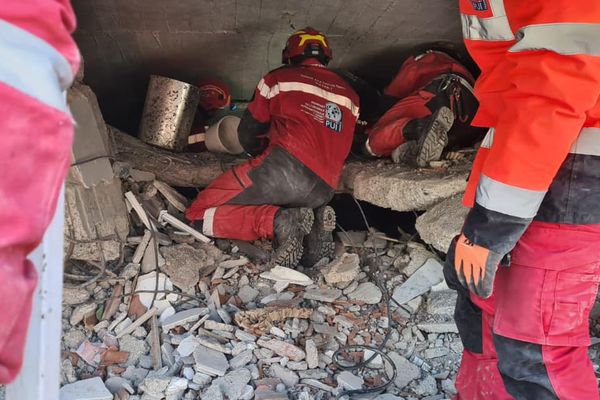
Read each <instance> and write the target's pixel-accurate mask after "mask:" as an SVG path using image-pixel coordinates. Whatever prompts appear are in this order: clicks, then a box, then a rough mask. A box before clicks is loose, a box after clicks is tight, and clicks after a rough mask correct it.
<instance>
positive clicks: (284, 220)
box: [271, 208, 315, 268]
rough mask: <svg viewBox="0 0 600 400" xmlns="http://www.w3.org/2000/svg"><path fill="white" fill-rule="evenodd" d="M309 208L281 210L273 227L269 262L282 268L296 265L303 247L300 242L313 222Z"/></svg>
mask: <svg viewBox="0 0 600 400" xmlns="http://www.w3.org/2000/svg"><path fill="white" fill-rule="evenodd" d="M314 218H315V216H314V214H313V211H312V210H311V209H310V208H281V209H280V210H279V211H278V212H277V214H276V215H275V222H274V226H273V231H274V235H273V236H274V238H273V256H272V258H271V261H272V262H273V263H275V264H277V265H281V266H282V267H288V268H292V267H295V266H296V265H298V262H299V261H300V258H301V257H302V251H303V250H304V247H303V245H302V241H303V239H304V236H305V235H307V234H308V233H309V232H310V230H311V228H312V226H313V222H314Z"/></svg>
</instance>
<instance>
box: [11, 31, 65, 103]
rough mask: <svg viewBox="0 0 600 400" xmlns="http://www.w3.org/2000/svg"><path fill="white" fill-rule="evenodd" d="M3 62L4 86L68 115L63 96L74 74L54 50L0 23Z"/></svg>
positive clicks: (28, 35)
mask: <svg viewBox="0 0 600 400" xmlns="http://www.w3.org/2000/svg"><path fill="white" fill-rule="evenodd" d="M0 59H1V60H2V62H1V63H0V82H3V83H5V84H6V85H8V86H11V87H13V88H15V89H17V90H19V91H21V92H23V93H25V94H27V95H29V96H31V97H33V98H35V99H37V100H39V101H41V102H42V103H44V104H46V105H48V106H50V107H54V108H57V109H59V110H61V111H63V112H65V113H66V112H68V111H67V104H66V101H65V96H64V93H63V92H64V91H65V90H66V89H67V88H68V87H69V85H70V84H71V82H72V81H73V72H72V71H71V66H70V65H69V63H68V62H67V60H66V59H65V58H64V57H63V56H62V55H61V54H60V53H59V52H58V51H56V49H55V48H54V47H52V46H50V45H49V44H48V43H46V42H45V41H43V40H42V39H40V38H38V37H37V36H35V35H32V34H31V33H29V32H27V31H25V30H23V29H21V28H19V27H16V26H14V25H12V24H10V23H8V22H6V21H4V20H1V19H0Z"/></svg>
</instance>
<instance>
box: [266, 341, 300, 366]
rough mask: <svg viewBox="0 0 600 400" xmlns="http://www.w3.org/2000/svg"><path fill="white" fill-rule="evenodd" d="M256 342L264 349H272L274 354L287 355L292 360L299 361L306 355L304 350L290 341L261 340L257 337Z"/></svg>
mask: <svg viewBox="0 0 600 400" xmlns="http://www.w3.org/2000/svg"><path fill="white" fill-rule="evenodd" d="M257 344H258V345H259V346H261V347H264V348H266V349H269V350H272V351H273V352H275V354H278V355H280V356H282V357H287V358H289V359H290V360H293V361H300V360H303V359H304V358H305V357H306V353H305V352H304V350H302V349H301V348H299V347H298V346H295V345H293V344H290V343H286V342H284V341H282V340H277V339H271V340H263V339H259V340H258V342H257Z"/></svg>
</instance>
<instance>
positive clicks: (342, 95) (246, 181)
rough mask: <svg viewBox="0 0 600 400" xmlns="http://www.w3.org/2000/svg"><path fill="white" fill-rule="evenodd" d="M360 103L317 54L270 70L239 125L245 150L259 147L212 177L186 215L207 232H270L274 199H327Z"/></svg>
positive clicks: (288, 202) (308, 203) (244, 236)
mask: <svg viewBox="0 0 600 400" xmlns="http://www.w3.org/2000/svg"><path fill="white" fill-rule="evenodd" d="M358 111H359V109H358V96H357V95H356V93H355V92H354V91H353V90H352V89H351V88H350V86H349V85H348V84H347V83H346V81H345V80H343V79H342V78H340V77H339V76H338V75H337V74H336V73H334V72H333V71H330V70H328V69H327V68H325V67H324V66H323V65H321V64H319V63H318V62H316V61H314V60H307V61H305V62H303V63H302V64H301V65H298V66H287V67H282V68H279V69H276V70H274V71H272V72H270V73H269V74H267V75H266V76H265V77H264V78H263V79H262V80H261V81H260V82H259V84H258V86H257V88H256V91H255V93H254V99H253V100H252V102H251V103H250V105H249V106H248V110H247V112H246V114H245V115H244V118H243V119H242V122H241V124H240V128H239V134H240V141H241V143H242V145H243V146H244V148H245V149H246V151H248V152H249V153H251V154H259V155H258V156H257V157H256V158H253V159H251V160H250V161H248V162H246V163H244V164H242V165H239V166H236V167H234V168H232V169H231V170H230V171H227V172H225V173H224V174H223V175H221V176H220V177H218V178H217V179H216V180H215V181H213V182H212V183H211V184H210V185H209V186H208V187H207V188H206V189H205V190H203V191H202V192H201V193H200V194H199V195H198V197H197V198H196V200H195V201H194V203H193V204H192V205H191V206H190V208H189V209H188V210H187V212H186V217H187V218H188V219H189V220H192V221H196V220H203V228H202V229H203V231H204V233H205V234H206V235H209V236H212V237H218V238H227V239H239V240H256V239H259V238H272V236H273V221H274V218H275V214H276V213H277V211H278V210H279V207H281V206H283V207H310V208H317V207H320V206H322V205H324V204H326V203H327V202H328V201H329V200H330V199H331V197H332V196H333V191H334V189H335V188H336V187H337V185H338V181H339V179H340V175H341V172H342V168H343V166H344V161H345V159H346V157H347V156H348V153H349V151H350V146H351V144H352V136H353V133H354V126H355V123H356V118H357V116H358ZM267 141H268V145H266V142H267ZM265 145H266V149H264V148H265ZM263 149H264V150H263Z"/></svg>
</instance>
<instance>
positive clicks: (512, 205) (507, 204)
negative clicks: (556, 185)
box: [475, 174, 546, 218]
mask: <svg viewBox="0 0 600 400" xmlns="http://www.w3.org/2000/svg"><path fill="white" fill-rule="evenodd" d="M545 195H546V192H545V191H544V192H539V191H536V190H528V189H521V188H518V187H516V186H510V185H507V184H505V183H502V182H498V181H496V180H494V179H492V178H490V177H487V176H485V175H483V174H482V175H481V180H480V181H479V185H478V186H477V197H476V198H475V201H476V202H477V204H479V205H481V206H483V207H485V208H486V209H488V210H491V211H496V212H499V213H502V214H507V215H512V216H513V217H518V218H533V217H535V215H536V214H537V211H538V209H539V208H540V204H542V200H544V196H545Z"/></svg>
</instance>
